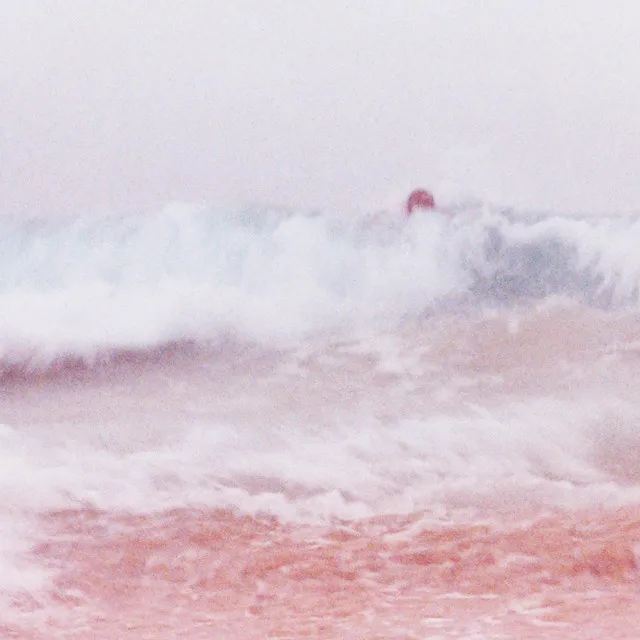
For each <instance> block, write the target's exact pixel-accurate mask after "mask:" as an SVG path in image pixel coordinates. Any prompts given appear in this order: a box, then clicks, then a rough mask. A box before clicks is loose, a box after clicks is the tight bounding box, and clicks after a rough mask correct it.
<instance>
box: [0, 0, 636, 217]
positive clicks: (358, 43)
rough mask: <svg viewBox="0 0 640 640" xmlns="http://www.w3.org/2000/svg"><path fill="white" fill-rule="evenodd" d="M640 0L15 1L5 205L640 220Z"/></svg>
mask: <svg viewBox="0 0 640 640" xmlns="http://www.w3.org/2000/svg"><path fill="white" fill-rule="evenodd" d="M638 24H640V2H637V0H628V1H626V0H609V1H608V2H605V1H595V0H467V1H465V0H414V1H402V0H395V1H394V2H390V1H389V0H384V1H377V0H358V1H355V0H342V1H335V0H320V1H317V2H316V1H314V0H304V1H298V0H286V1H283V0H201V1H198V0H175V1H173V2H169V1H164V0H153V1H152V0H126V1H120V0H83V1H80V0H4V2H3V3H2V19H1V20H0V211H2V212H3V213H18V214H19V215H27V214H36V215H43V214H54V213H67V212H68V213H73V212H76V211H84V210H117V211H136V210H148V209H153V208H156V207H161V206H162V205H164V204H166V203H167V202H170V201H174V200H179V201H206V202H209V203H212V204H214V205H223V206H228V205H230V206H238V205H242V204H245V203H249V202H258V203H273V204H279V205H290V206H301V207H304V208H321V209H326V210H332V211H333V212H338V213H339V212H341V211H344V212H345V214H346V213H348V212H352V211H357V210H364V209H367V208H370V207H377V206H383V205H385V204H387V203H389V202H390V201H392V200H393V199H395V198H397V197H398V198H399V197H402V196H404V195H405V192H406V191H407V190H408V189H410V188H411V187H413V186H416V185H421V186H427V187H431V188H433V189H434V191H435V192H436V195H437V196H439V197H440V198H441V199H443V198H444V199H448V198H454V197H459V196H470V195H473V196H476V197H479V198H484V199H488V200H490V201H492V202H496V203H500V204H505V205H512V206H516V207H526V208H537V209H549V210H563V209H571V210H583V209H587V210H590V211H614V210H629V209H640V38H638Z"/></svg>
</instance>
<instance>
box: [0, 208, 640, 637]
mask: <svg viewBox="0 0 640 640" xmlns="http://www.w3.org/2000/svg"><path fill="white" fill-rule="evenodd" d="M638 246H640V219H638V218H637V217H634V216H625V217H623V216H611V217H593V216H592V217H589V216H583V217H580V216H545V215H540V216H525V215H524V214H519V213H517V212H504V211H501V210H497V209H493V208H491V207H485V206H478V207H461V208H459V209H458V210H455V211H448V212H441V211H438V210H432V211H428V212H426V213H425V214H424V215H422V214H414V215H412V216H411V217H410V218H408V219H401V218H397V219H392V218H384V217H382V218H380V217H375V216H366V217H362V218H356V219H351V218H350V219H348V220H342V219H340V218H338V217H337V216H334V217H332V216H323V215H307V214H305V213H301V212H288V213H286V214H285V213H282V212H279V211H270V210H261V211H258V210H248V211H241V212H225V211H219V210H218V211H214V210H211V209H208V208H206V207H192V206H173V207H169V208H167V209H165V210H163V211H161V212H159V213H157V214H153V215H139V216H128V217H115V216H112V217H95V216H94V217H90V216H85V217H75V218H68V219H63V220H62V219H61V220H56V221H45V220H35V219H34V220H29V221H17V220H9V219H4V220H3V219H0V425H1V426H0V439H1V440H2V446H1V447H0V459H1V463H0V522H1V524H2V532H3V545H2V548H1V550H0V566H2V571H1V572H0V594H1V598H0V629H1V630H2V633H3V634H4V635H5V636H6V637H14V638H38V639H39V638H43V639H44V638H95V637H101V638H144V637H146V638H175V637H181V638H190V639H191V638H193V639H195V638H221V639H226V638H228V639H232V638H233V639H253V638H255V639H258V638H261V639H262V638H281V639H284V638H336V639H338V638H363V637H367V638H385V639H387V638H403V639H407V638H436V637H437V638H467V639H471V638H474V639H478V638H482V639H493V638H496V639H497V638H514V639H515V638H518V639H521V638H563V639H564V638H582V639H583V638H603V637H607V638H611V639H615V638H633V637H635V635H634V634H635V633H636V632H635V630H636V629H637V628H639V626H640V591H639V586H640V583H639V580H640V577H639V575H638V562H639V558H640V430H639V427H638V415H639V410H640V396H639V395H638V392H637V388H636V387H637V385H636V380H637V379H638V376H639V374H640V341H639V340H638V332H639V329H640V316H639V315H638V283H639V281H640V254H639V253H638V251H637V247H638Z"/></svg>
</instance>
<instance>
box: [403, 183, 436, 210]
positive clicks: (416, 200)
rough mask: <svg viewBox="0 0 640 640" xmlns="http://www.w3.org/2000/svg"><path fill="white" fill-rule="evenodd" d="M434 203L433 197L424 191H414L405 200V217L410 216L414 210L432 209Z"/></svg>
mask: <svg viewBox="0 0 640 640" xmlns="http://www.w3.org/2000/svg"><path fill="white" fill-rule="evenodd" d="M435 206H436V202H435V200H434V199H433V195H432V194H431V193H430V192H429V191H427V190H426V189H415V190H414V191H412V192H411V195H410V196H409V198H408V199H407V215H411V214H412V213H413V210H414V209H433V208H434V207H435Z"/></svg>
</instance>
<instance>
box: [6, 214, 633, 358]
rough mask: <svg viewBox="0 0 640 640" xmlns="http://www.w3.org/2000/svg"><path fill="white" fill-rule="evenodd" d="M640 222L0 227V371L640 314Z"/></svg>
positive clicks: (178, 217) (447, 218) (517, 219)
mask: <svg viewBox="0 0 640 640" xmlns="http://www.w3.org/2000/svg"><path fill="white" fill-rule="evenodd" d="M639 243H640V221H639V220H638V219H636V218H628V217H624V218H623V217H618V218H616V217H611V218H586V217H585V218H575V217H574V218H570V217H561V216H554V217H549V216H546V217H545V216H538V217H535V218H533V217H529V218H527V217H524V216H518V215H515V214H513V213H510V212H501V211H496V210H492V209H490V208H488V207H473V208H466V209H462V210H459V211H456V212H454V213H453V214H452V213H451V212H448V213H447V212H430V213H429V214H426V213H425V214H424V215H414V216H412V217H411V218H410V219H408V220H405V219H401V218H399V217H394V216H393V215H392V214H388V215H383V216H377V217H374V216H368V217H362V218H349V219H348V220H341V219H338V218H336V217H330V216H321V215H305V214H303V213H296V212H284V213H283V212H279V211H270V210H263V211H258V210H253V211H243V212H235V213H225V212H220V211H217V212H215V211H212V210H209V209H206V208H202V207H188V206H174V207H168V208H166V209H165V210H163V211H161V212H158V213H157V214H154V215H140V216H129V217H107V218H105V217H89V216H85V217H77V218H73V219H66V220H56V221H43V220H40V221H34V220H31V221H22V222H19V221H15V220H13V221H9V220H0V309H1V310H2V312H1V314H0V360H2V361H3V362H4V363H5V364H7V363H9V364H11V363H13V364H16V363H18V364H19V363H24V362H36V363H38V362H39V363H50V362H52V361H54V360H56V359H60V358H65V357H80V358H87V359H91V358H94V357H96V354H99V353H104V352H109V351H114V350H116V351H117V350H131V349H133V350H135V349H147V348H153V347H155V346H158V345H163V344H168V343H171V342H184V341H212V340H213V341H215V340H217V339H219V338H220V336H228V335H235V336H239V337H241V338H243V339H248V340H254V341H258V342H263V343H264V342H266V343H271V344H272V343H277V342H286V343H289V342H296V341H299V340H301V339H305V338H307V337H309V336H310V335H315V334H321V333H334V334H335V333H349V332H353V331H355V330H360V329H367V328H378V329H379V328H389V327H394V326H397V325H398V324H399V323H402V322H403V321H406V320H407V318H416V317H419V316H421V315H422V314H425V313H431V312H437V311H438V309H439V308H442V307H446V308H448V309H450V308H451V305H452V304H454V305H467V306H487V305H490V306H495V305H502V306H504V305H507V306H508V305H514V304H521V303H522V302H526V301H529V300H539V299H541V298H545V297H548V296H551V295H559V296H564V297H568V298H570V299H575V300H577V301H579V302H581V303H585V304H588V305H593V306H598V307H604V308H612V307H621V306H622V307H629V306H634V305H636V304H637V301H638V282H639V280H640V254H638V252H637V246H638V244H639Z"/></svg>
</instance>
